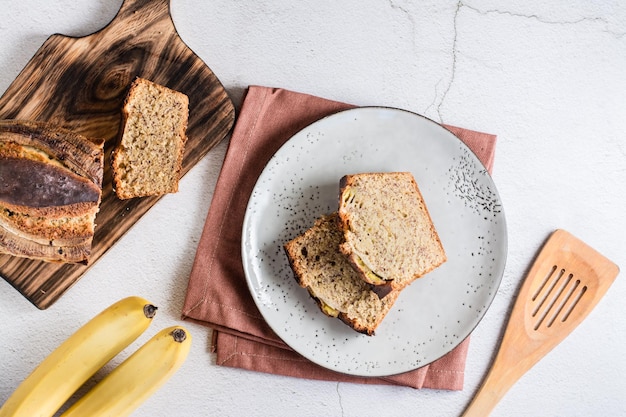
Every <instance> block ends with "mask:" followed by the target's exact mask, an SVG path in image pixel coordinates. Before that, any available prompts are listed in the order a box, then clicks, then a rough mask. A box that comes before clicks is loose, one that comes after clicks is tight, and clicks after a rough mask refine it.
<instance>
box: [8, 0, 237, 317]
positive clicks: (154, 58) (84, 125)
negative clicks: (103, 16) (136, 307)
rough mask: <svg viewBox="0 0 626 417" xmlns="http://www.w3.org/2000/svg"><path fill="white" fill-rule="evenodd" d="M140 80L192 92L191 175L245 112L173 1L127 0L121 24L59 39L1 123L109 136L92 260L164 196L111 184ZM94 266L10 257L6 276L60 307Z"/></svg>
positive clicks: (35, 64) (15, 90)
mask: <svg viewBox="0 0 626 417" xmlns="http://www.w3.org/2000/svg"><path fill="white" fill-rule="evenodd" d="M136 76H140V77H143V78H146V79H149V80H151V81H154V82H156V83H159V84H162V85H165V86H167V87H169V88H172V89H174V90H178V91H181V92H183V93H185V94H187V95H188V96H189V126H188V130H187V134H188V137H189V138H188V142H187V145H186V149H185V156H184V161H183V170H182V173H183V175H184V174H185V173H186V172H188V171H189V169H191V167H193V166H194V165H195V164H196V163H197V162H198V161H199V160H200V159H201V158H202V157H203V156H204V155H205V154H206V153H207V152H208V151H209V150H210V149H211V148H213V147H214V146H215V145H216V144H218V143H219V142H220V141H221V140H222V139H224V137H226V136H227V134H228V133H229V132H230V129H231V128H232V126H233V123H234V119H235V110H234V106H233V103H232V101H231V100H230V99H229V97H228V95H227V93H226V91H225V90H224V87H223V86H222V84H221V83H220V81H219V80H218V79H217V77H216V76H215V74H213V72H212V71H211V70H210V69H209V67H208V66H207V65H206V64H205V63H204V62H203V61H202V60H201V59H200V58H199V57H198V56H197V55H196V54H194V53H193V51H191V49H189V47H187V45H185V43H184V42H183V41H182V40H181V39H180V37H179V36H178V33H177V32H176V28H175V27H174V23H173V21H172V18H171V15H170V10H169V0H125V1H124V3H123V4H122V6H121V8H120V10H119V12H118V14H117V15H116V17H115V18H114V19H113V21H111V23H109V24H108V25H107V26H106V27H105V28H103V29H101V30H100V31H98V32H96V33H93V34H91V35H89V36H85V37H80V38H73V37H67V36H62V35H58V34H57V35H52V36H50V37H49V38H48V39H47V40H46V42H45V43H44V44H43V45H42V46H41V48H39V50H38V51H37V52H36V53H35V56H34V57H33V58H32V59H31V60H30V62H28V64H27V65H26V67H25V68H24V69H23V70H22V72H21V73H20V74H19V75H18V77H17V78H16V79H15V81H14V82H13V83H12V84H11V85H10V86H9V88H8V89H7V91H6V92H5V93H4V95H3V96H2V97H1V98H0V119H26V120H38V121H46V122H50V123H54V124H57V125H59V126H63V127H66V128H69V129H72V130H74V131H76V132H78V133H81V134H83V135H85V136H88V137H99V138H103V139H105V140H106V144H105V155H106V158H105V174H104V185H103V194H102V205H101V208H100V212H99V213H98V216H97V218H96V224H97V227H96V233H95V236H94V242H93V250H92V257H91V261H90V265H93V264H94V262H96V261H97V260H98V259H99V258H100V257H101V256H102V255H104V253H105V252H106V251H107V250H108V249H109V248H110V247H111V246H112V245H113V244H114V243H115V242H116V241H117V240H118V239H119V238H120V237H121V236H122V235H123V234H124V233H125V232H126V231H127V230H128V229H129V228H130V227H131V226H132V225H133V224H134V223H135V222H136V221H137V220H138V219H139V218H140V217H141V216H142V215H143V214H145V213H146V211H147V210H148V209H150V207H152V206H153V205H154V204H155V203H156V202H157V201H158V198H152V197H151V198H137V199H132V200H126V201H122V200H119V199H118V198H117V197H116V196H115V194H114V193H113V190H112V188H111V172H110V168H109V162H110V161H109V157H110V153H111V150H112V147H113V145H114V143H115V140H116V138H117V134H118V129H119V127H120V120H121V117H120V110H121V106H122V102H123V99H124V97H125V95H126V92H127V89H128V86H129V84H130V82H131V81H132V80H133V79H134V78H135V77H136ZM90 265H88V266H85V265H70V264H55V263H47V262H41V261H32V260H28V259H22V258H16V257H11V256H8V255H0V275H2V277H3V278H4V279H5V280H6V281H8V282H9V283H10V284H11V285H13V286H14V287H15V288H16V289H17V290H18V291H20V292H21V293H22V294H23V295H24V296H25V297H26V298H27V299H28V300H30V301H31V302H32V303H33V304H34V305H35V306H37V307H38V308H40V309H45V308H48V307H49V306H50V305H52V304H53V303H54V302H55V301H56V300H57V299H58V298H59V297H60V296H61V295H62V294H63V293H65V291H67V290H68V289H69V288H70V287H71V286H72V285H73V284H74V283H76V281H78V280H79V279H80V277H81V276H82V275H83V274H84V273H85V272H86V271H87V270H88V268H89V266H90Z"/></svg>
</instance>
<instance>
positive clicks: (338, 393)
mask: <svg viewBox="0 0 626 417" xmlns="http://www.w3.org/2000/svg"><path fill="white" fill-rule="evenodd" d="M340 383H341V382H337V387H336V391H337V397H338V398H339V409H340V410H341V416H342V417H343V415H344V410H343V402H342V401H341V400H342V398H341V392H339V384H340Z"/></svg>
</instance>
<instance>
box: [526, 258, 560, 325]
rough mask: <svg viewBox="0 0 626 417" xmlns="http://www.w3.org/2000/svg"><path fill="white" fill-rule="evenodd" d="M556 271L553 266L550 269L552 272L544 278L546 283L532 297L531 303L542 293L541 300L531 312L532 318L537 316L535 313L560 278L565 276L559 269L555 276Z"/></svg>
mask: <svg viewBox="0 0 626 417" xmlns="http://www.w3.org/2000/svg"><path fill="white" fill-rule="evenodd" d="M556 270H557V267H556V266H554V267H553V268H552V272H551V273H550V274H549V275H548V277H547V278H546V281H545V282H544V283H543V284H542V285H541V288H540V289H539V291H538V292H537V294H536V295H535V297H533V301H537V297H539V295H541V294H542V293H543V298H541V300H540V301H539V302H538V304H537V306H536V307H535V309H534V310H533V314H532V316H533V317H535V316H537V313H538V312H539V310H540V309H541V307H542V306H543V305H544V303H545V301H546V300H547V299H548V296H549V295H550V293H551V292H552V290H553V289H554V287H555V286H556V284H557V283H558V282H559V281H560V280H561V277H562V276H563V274H565V270H564V269H561V270H560V271H559V272H558V273H557V274H555V272H556ZM546 288H547V289H546ZM544 289H545V291H544ZM548 308H550V305H548Z"/></svg>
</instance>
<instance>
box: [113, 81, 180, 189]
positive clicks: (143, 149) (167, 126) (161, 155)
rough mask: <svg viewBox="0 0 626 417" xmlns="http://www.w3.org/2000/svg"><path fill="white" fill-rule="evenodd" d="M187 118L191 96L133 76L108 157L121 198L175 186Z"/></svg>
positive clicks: (115, 186)
mask: <svg viewBox="0 0 626 417" xmlns="http://www.w3.org/2000/svg"><path fill="white" fill-rule="evenodd" d="M188 119H189V98H188V97H187V96H186V95H185V94H183V93H181V92H178V91H174V90H172V89H169V88H167V87H165V86H162V85H159V84H156V83H153V82H151V81H149V80H146V79H143V78H136V79H135V80H134V81H133V83H132V84H131V86H130V89H129V91H128V94H127V97H126V100H125V102H124V106H123V108H122V126H121V131H120V138H119V141H118V144H117V145H116V147H115V149H114V151H113V154H112V157H111V166H112V171H113V189H114V190H115V193H116V194H117V196H118V197H119V198H120V199H129V198H135V197H147V196H158V195H163V194H167V193H175V192H177V191H178V183H179V180H180V175H181V169H182V163H183V155H184V152H185V144H186V143H187V133H186V132H187V123H188Z"/></svg>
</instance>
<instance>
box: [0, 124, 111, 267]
mask: <svg viewBox="0 0 626 417" xmlns="http://www.w3.org/2000/svg"><path fill="white" fill-rule="evenodd" d="M103 161H104V141H103V140H99V139H93V140H91V139H88V138H86V137H84V136H82V135H79V134H77V133H74V132H71V131H69V130H66V129H62V128H59V127H56V126H52V125H48V124H44V123H40V122H27V121H18V120H5V121H1V122H0V253H5V254H9V255H13V256H18V257H26V258H31V259H37V260H43V261H49V262H67V263H84V264H86V263H87V262H88V261H89V256H90V254H91V245H92V240H93V236H94V231H95V218H96V214H97V213H98V210H99V205H100V199H101V197H102V178H103V172H104V162H103Z"/></svg>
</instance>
